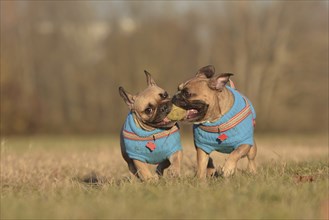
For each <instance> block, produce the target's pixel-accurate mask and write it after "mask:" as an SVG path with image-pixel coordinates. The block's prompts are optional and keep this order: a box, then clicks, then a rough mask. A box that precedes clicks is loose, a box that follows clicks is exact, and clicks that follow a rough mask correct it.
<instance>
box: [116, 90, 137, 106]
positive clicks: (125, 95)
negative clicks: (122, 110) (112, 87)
mask: <svg viewBox="0 0 329 220" xmlns="http://www.w3.org/2000/svg"><path fill="white" fill-rule="evenodd" d="M119 94H120V96H121V97H122V98H123V100H124V101H125V103H126V104H127V105H128V107H129V109H132V107H133V105H134V103H135V100H134V99H135V97H134V96H133V95H131V94H129V93H127V92H126V91H125V90H124V88H123V87H121V86H120V87H119Z"/></svg>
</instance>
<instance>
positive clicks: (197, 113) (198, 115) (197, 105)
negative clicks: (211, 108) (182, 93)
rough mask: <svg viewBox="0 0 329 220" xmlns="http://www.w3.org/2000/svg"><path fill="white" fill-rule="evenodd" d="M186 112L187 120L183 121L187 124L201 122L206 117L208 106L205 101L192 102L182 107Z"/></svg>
mask: <svg viewBox="0 0 329 220" xmlns="http://www.w3.org/2000/svg"><path fill="white" fill-rule="evenodd" d="M181 108H184V109H185V110H186V115H185V118H184V119H183V120H182V121H186V122H192V123H193V122H200V121H202V120H203V118H204V117H205V115H206V113H207V110H208V105H207V104H206V103H205V102H203V101H199V100H196V101H192V102H189V103H186V104H184V106H181Z"/></svg>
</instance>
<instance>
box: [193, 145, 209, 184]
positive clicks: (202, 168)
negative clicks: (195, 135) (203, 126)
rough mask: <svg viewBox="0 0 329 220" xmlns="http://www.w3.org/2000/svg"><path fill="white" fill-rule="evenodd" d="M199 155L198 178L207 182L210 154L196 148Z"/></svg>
mask: <svg viewBox="0 0 329 220" xmlns="http://www.w3.org/2000/svg"><path fill="white" fill-rule="evenodd" d="M196 153H197V164H198V170H197V177H198V178H199V179H200V180H205V179H206V176H207V165H208V160H209V154H207V153H206V152H204V151H203V150H202V149H201V148H198V147H197V148H196Z"/></svg>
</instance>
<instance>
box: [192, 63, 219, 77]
mask: <svg viewBox="0 0 329 220" xmlns="http://www.w3.org/2000/svg"><path fill="white" fill-rule="evenodd" d="M213 75H215V67H214V66H213V65H208V66H204V67H202V68H201V69H199V71H198V72H197V73H196V76H206V77H207V78H208V79H209V78H211V77H213Z"/></svg>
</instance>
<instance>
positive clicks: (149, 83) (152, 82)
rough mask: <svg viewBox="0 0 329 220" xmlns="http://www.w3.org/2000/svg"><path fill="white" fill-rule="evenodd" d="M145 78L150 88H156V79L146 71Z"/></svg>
mask: <svg viewBox="0 0 329 220" xmlns="http://www.w3.org/2000/svg"><path fill="white" fill-rule="evenodd" d="M144 73H145V76H146V82H147V85H148V86H156V83H155V81H154V79H153V78H152V76H151V73H149V72H147V71H146V70H144Z"/></svg>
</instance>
